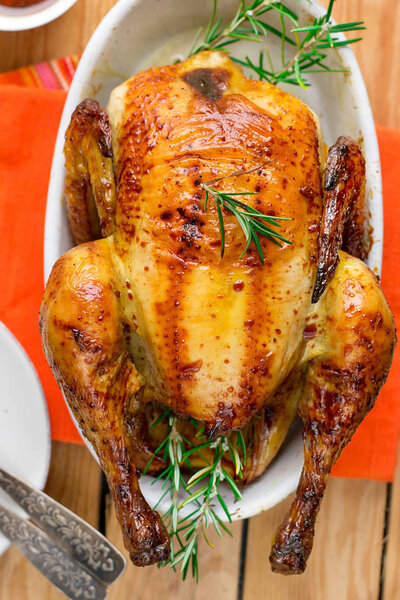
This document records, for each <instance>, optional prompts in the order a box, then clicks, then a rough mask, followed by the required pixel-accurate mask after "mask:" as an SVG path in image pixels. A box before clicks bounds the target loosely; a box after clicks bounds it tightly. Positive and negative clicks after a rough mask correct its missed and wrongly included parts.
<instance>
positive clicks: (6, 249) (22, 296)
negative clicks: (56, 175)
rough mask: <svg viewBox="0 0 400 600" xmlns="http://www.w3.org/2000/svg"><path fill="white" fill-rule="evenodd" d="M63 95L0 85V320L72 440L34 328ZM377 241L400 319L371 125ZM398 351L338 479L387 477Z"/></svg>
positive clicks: (387, 145) (393, 451) (398, 166)
mask: <svg viewBox="0 0 400 600" xmlns="http://www.w3.org/2000/svg"><path fill="white" fill-rule="evenodd" d="M64 100H65V92H63V91H50V90H44V89H25V88H21V87H15V86H12V85H8V86H5V85H3V86H0V239H1V248H2V249H1V253H0V286H1V287H0V290H1V293H0V319H1V320H2V321H3V322H4V323H5V324H6V325H7V326H8V327H9V329H10V330H11V331H12V332H13V333H14V335H15V336H16V337H17V338H18V339H19V341H20V342H21V343H22V345H23V346H24V348H25V350H26V351H27V352H28V354H29V356H30V357H31V359H32V361H33V363H34V365H35V367H36V369H37V371H38V373H39V377H40V379H41V382H42V385H43V388H44V391H45V394H46V398H47V402H48V406H49V413H50V421H51V430H52V436H53V439H55V440H62V441H69V442H79V441H80V437H79V434H78V432H77V430H76V429H75V426H74V424H73V422H72V420H71V418H70V416H69V413H68V411H67V408H66V406H65V404H64V401H63V399H62V396H61V393H60V391H59V389H58V387H57V384H56V382H55V379H54V378H53V375H52V373H51V371H50V368H49V367H48V365H47V362H46V360H45V358H44V355H43V352H42V348H41V341H40V336H39V331H38V310H39V306H40V301H41V296H42V292H43V285H44V283H43V229H44V216H45V206H46V194H47V186H48V181H49V173H50V167H51V159H52V155H53V149H54V142H55V137H56V133H57V128H58V123H59V120H60V116H61V112H62V108H63V104H64ZM378 136H379V144H380V149H381V158H382V167H383V182H384V209H385V244H384V262H383V273H382V285H383V288H384V291H385V293H386V296H387V298H388V301H389V303H390V305H391V308H392V310H393V312H394V313H395V315H397V318H398V319H400V282H399V280H398V278H397V277H396V275H397V273H398V269H399V264H400V246H399V242H398V240H399V239H400V202H399V201H398V183H397V179H398V173H399V172H400V131H393V130H390V129H386V128H383V127H379V128H378ZM399 366H400V351H399V350H398V351H397V354H396V356H395V361H394V364H393V367H392V370H391V373H390V376H389V379H388V381H387V383H386V385H385V387H384V389H383V391H382V392H381V394H380V396H379V398H378V399H377V402H376V405H375V408H374V409H373V411H372V412H371V413H370V414H369V415H368V416H367V417H366V418H365V420H364V422H363V423H362V425H361V427H360V428H359V429H358V431H357V433H356V434H355V435H354V438H353V440H352V442H351V443H350V444H349V446H348V447H347V448H346V449H345V450H344V452H343V454H342V456H341V458H340V460H339V461H338V463H337V465H336V466H335V468H334V474H335V475H337V476H342V477H364V478H370V479H377V480H383V481H391V480H392V479H393V474H394V469H395V465H396V457H397V444H398V438H399V425H400V371H399Z"/></svg>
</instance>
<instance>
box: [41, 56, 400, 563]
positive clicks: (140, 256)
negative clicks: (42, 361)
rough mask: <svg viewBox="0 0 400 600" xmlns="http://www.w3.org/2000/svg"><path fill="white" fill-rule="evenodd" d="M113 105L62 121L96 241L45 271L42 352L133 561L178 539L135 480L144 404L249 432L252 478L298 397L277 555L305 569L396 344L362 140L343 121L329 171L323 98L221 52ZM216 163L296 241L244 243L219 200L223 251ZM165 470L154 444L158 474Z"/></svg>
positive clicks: (77, 230)
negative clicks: (367, 200) (292, 491)
mask: <svg viewBox="0 0 400 600" xmlns="http://www.w3.org/2000/svg"><path fill="white" fill-rule="evenodd" d="M107 113H108V116H107V114H106V113H105V112H104V111H103V110H102V109H101V108H100V106H99V105H98V104H97V103H96V102H95V101H92V100H86V101H84V102H83V103H82V104H81V105H80V106H79V107H78V108H77V109H76V111H75V113H74V115H73V116H72V119H71V124H70V126H69V128H68V131H67V134H66V144H65V156H66V170H67V177H66V197H67V209H68V212H69V216H70V222H71V228H72V231H73V234H74V237H75V240H76V242H77V243H81V242H86V243H84V244H82V245H80V246H78V247H76V248H74V249H72V250H71V251H70V252H68V253H67V254H66V255H64V256H63V257H61V258H60V259H59V261H58V262H57V263H56V265H55V266H54V268H53V271H52V273H51V275H50V278H49V281H48V283H47V287H46V291H45V295H44V298H43V304H42V308H41V320H40V323H41V332H42V338H43V345H44V348H45V352H46V356H47V358H48V361H49V363H50V365H51V367H52V369H53V371H54V373H55V376H56V378H57V381H58V382H59V385H60V387H61V388H62V389H63V391H64V394H65V396H66V398H67V400H68V402H69V404H70V406H71V408H72V410H73V411H74V413H75V415H76V417H77V419H78V421H79V423H80V425H81V427H82V429H83V431H84V433H85V435H86V436H87V438H88V439H89V440H90V442H91V443H92V444H93V446H94V448H95V450H96V452H97V454H98V456H99V459H100V462H101V466H102V468H103V470H104V472H105V474H106V477H107V480H108V483H109V486H110V489H111V491H112V494H113V497H114V501H115V503H116V506H117V513H118V518H119V520H120V523H121V526H122V529H123V532H124V538H125V543H126V545H127V547H128V549H129V551H130V553H131V557H132V559H133V562H134V563H135V564H140V565H145V564H151V563H152V562H158V561H160V560H162V559H164V558H165V557H166V556H168V552H169V546H168V535H167V533H166V532H165V530H164V528H163V525H162V521H161V520H160V517H159V516H158V515H157V513H155V512H154V511H152V510H151V509H150V508H149V507H148V505H147V503H146V501H145V500H144V498H143V496H142V495H141V492H140V488H139V484H138V476H139V474H140V471H141V470H143V468H144V465H145V464H146V463H147V461H148V459H149V458H150V457H151V456H152V444H151V440H150V436H149V431H148V427H147V421H146V407H147V408H148V407H151V406H163V405H164V406H168V407H169V408H171V409H172V410H173V411H174V412H175V414H176V415H177V416H178V417H180V418H181V419H182V420H185V419H187V418H188V417H193V418H194V419H196V420H198V421H200V422H203V423H204V425H205V430H206V432H207V435H208V436H209V437H210V438H211V437H216V436H219V435H221V434H227V435H229V434H230V432H232V431H234V430H237V429H243V432H244V435H245V439H246V443H247V446H248V453H247V461H246V465H245V472H244V481H245V482H246V483H248V482H250V481H252V480H253V479H254V478H255V477H258V476H259V475H261V474H262V473H263V472H264V470H265V468H266V467H267V465H268V464H269V463H270V461H271V460H272V459H273V458H274V456H275V455H276V453H277V451H278V450H279V447H280V446H281V444H282V442H283V440H284V438H285V436H286V433H287V431H288V429H289V427H290V425H291V423H292V422H293V420H294V418H295V416H296V414H297V411H298V412H299V414H300V416H301V418H302V419H303V422H304V433H303V436H304V469H303V473H302V475H301V479H300V482H299V487H298V491H297V494H296V497H295V500H294V502H293V505H292V507H291V509H290V511H289V513H288V515H287V516H286V518H285V520H284V522H283V523H282V525H281V527H280V529H279V531H278V534H277V536H276V539H275V542H274V545H273V548H272V553H271V557H270V560H271V564H272V568H273V569H274V570H276V571H278V572H281V573H300V572H302V571H303V570H304V568H305V566H306V562H307V558H308V556H309V553H310V551H311V547H312V539H313V533H314V525H315V519H316V515H317V512H318V508H319V505H320V501H321V499H322V496H323V493H324V489H325V486H326V482H327V478H328V475H329V473H330V470H331V468H332V466H333V464H334V462H335V461H336V460H337V458H338V456H339V454H340V452H341V450H342V448H343V446H344V445H345V444H346V443H347V442H348V441H349V440H350V438H351V436H352V434H353V433H354V431H355V429H356V428H357V426H358V425H359V423H360V422H361V421H362V419H363V417H364V416H365V414H366V413H367V412H368V410H370V409H371V408H372V406H373V403H374V401H375V398H376V396H377V394H378V392H379V390H380V388H381V386H382V384H383V383H384V381H385V378H386V376H387V373H388V371H389V368H390V364H391V360H392V354H393V349H394V345H395V326H394V322H393V317H392V314H391V312H390V309H389V307H388V305H387V303H386V301H385V298H384V296H383V294H382V291H381V289H380V287H379V284H378V282H377V279H376V277H375V275H374V274H373V273H372V272H371V271H370V270H369V269H368V268H367V267H366V266H365V265H364V263H363V262H362V261H361V260H360V258H364V257H365V239H364V237H365V236H364V221H365V212H364V191H365V166H364V159H363V157H362V153H361V151H360V149H359V147H358V145H357V144H356V143H355V142H354V141H353V140H351V139H350V138H347V137H341V138H339V140H338V141H337V143H336V144H335V145H334V146H333V147H332V148H331V149H330V151H329V153H328V159H327V165H326V171H325V167H324V164H323V151H322V142H321V139H320V134H319V125H318V123H317V120H316V117H315V115H314V114H313V113H312V111H311V110H310V109H309V108H308V107H307V106H306V105H305V104H303V103H302V102H300V101H299V100H297V99H296V98H294V97H293V96H291V95H289V94H287V93H285V92H283V91H281V90H279V89H278V88H276V87H274V86H271V85H269V84H267V83H265V82H259V81H251V80H249V79H246V78H245V77H244V76H243V75H242V72H241V70H240V69H239V68H238V67H237V66H236V65H234V63H232V62H231V61H230V59H229V58H228V57H227V56H226V55H224V54H220V53H217V52H202V53H199V54H197V55H195V56H193V57H191V58H190V59H189V60H187V61H186V62H183V63H180V64H176V65H173V66H166V67H159V68H154V69H149V70H148V71H144V72H141V73H138V74H137V75H135V76H134V77H133V78H132V79H130V80H128V81H127V82H125V83H124V84H122V85H121V86H119V87H118V88H116V89H115V90H114V91H113V92H112V94H111V98H110V103H109V106H108V110H107ZM111 131H112V149H111V147H110V144H109V140H110V137H111ZM113 169H114V173H115V180H114V174H113ZM324 171H325V175H324ZM237 172H242V174H239V175H237V174H236V175H232V174H233V173H237ZM220 177H226V178H225V179H223V180H220V181H218V182H216V183H215V184H214V187H215V188H216V189H220V190H224V191H227V192H244V191H248V192H253V193H254V195H249V196H247V197H246V203H248V204H249V205H250V206H253V207H255V208H257V209H258V210H259V211H261V212H262V213H264V214H269V215H276V216H280V217H288V218H290V220H289V221H282V229H281V232H282V234H283V235H284V237H285V238H287V239H288V240H289V241H290V242H291V244H287V243H284V244H283V245H282V246H281V247H279V246H277V245H274V244H273V243H271V241H269V240H268V239H267V238H265V237H260V243H261V247H262V251H263V254H264V257H265V263H264V264H262V263H261V261H260V258H259V255H258V253H257V250H256V248H255V247H254V245H253V244H252V245H251V246H250V247H249V249H248V250H247V252H246V253H245V255H244V256H241V253H242V251H243V247H244V243H245V240H244V236H243V233H242V231H241V229H240V227H239V224H238V222H237V221H236V220H235V218H234V217H232V216H231V215H229V214H228V213H226V214H224V222H225V231H226V236H225V238H226V246H225V254H224V257H223V258H221V235H220V230H219V223H218V215H217V212H216V209H215V206H214V205H213V202H211V201H209V204H208V208H207V211H206V212H204V211H203V206H204V191H203V188H202V183H207V182H210V181H212V180H214V179H216V178H220ZM97 236H101V237H103V238H104V239H101V240H99V241H93V240H94V238H95V237H97ZM340 248H342V249H343V250H340ZM347 252H349V253H350V254H353V255H354V256H350V254H349V253H347ZM182 427H186V425H185V424H184V423H183V425H182ZM162 468H163V465H162V462H161V460H159V459H155V460H154V461H153V463H152V469H153V472H157V471H159V470H161V469H162Z"/></svg>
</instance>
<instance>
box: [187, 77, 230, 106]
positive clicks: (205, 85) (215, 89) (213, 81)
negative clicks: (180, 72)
mask: <svg viewBox="0 0 400 600" xmlns="http://www.w3.org/2000/svg"><path fill="white" fill-rule="evenodd" d="M228 79H229V73H228V71H226V70H225V69H194V71H189V72H188V73H185V75H184V76H183V80H184V81H185V82H186V83H188V84H189V85H191V86H192V87H193V88H195V89H196V90H197V91H198V92H200V94H201V95H202V96H204V97H205V98H208V99H209V100H213V101H214V102H215V101H217V100H220V99H221V98H222V93H223V91H224V90H225V88H226V87H227V83H228Z"/></svg>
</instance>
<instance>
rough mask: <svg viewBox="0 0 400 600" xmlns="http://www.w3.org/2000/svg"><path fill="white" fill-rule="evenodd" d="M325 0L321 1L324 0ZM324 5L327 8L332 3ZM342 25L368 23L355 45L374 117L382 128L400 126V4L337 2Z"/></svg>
mask: <svg viewBox="0 0 400 600" xmlns="http://www.w3.org/2000/svg"><path fill="white" fill-rule="evenodd" d="M320 1H321V0H320ZM321 4H323V5H325V6H327V4H328V0H322V1H321ZM333 16H334V18H335V19H336V20H337V22H339V23H344V22H346V21H365V24H366V26H367V29H366V31H362V32H361V35H362V37H363V41H362V42H361V43H360V44H354V46H353V51H354V53H355V55H356V57H357V60H358V62H359V65H360V68H361V72H362V74H363V77H364V80H365V84H366V86H367V90H368V94H369V96H370V100H371V103H372V109H373V113H374V118H375V121H376V122H377V123H379V124H380V125H387V126H389V127H400V102H399V97H400V42H399V40H400V2H399V1H398V0H384V1H380V2H376V0H352V1H351V2H349V1H345V0H344V1H338V2H336V3H335V8H334V11H333Z"/></svg>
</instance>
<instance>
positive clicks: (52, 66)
mask: <svg viewBox="0 0 400 600" xmlns="http://www.w3.org/2000/svg"><path fill="white" fill-rule="evenodd" d="M78 62H79V56H78V55H77V54H74V55H72V56H66V57H65V58H59V59H55V60H51V61H49V62H42V63H38V64H36V65H30V66H28V67H20V68H19V69H16V70H15V71H9V72H8V73H0V85H2V84H3V85H4V84H11V85H18V86H23V87H29V88H46V89H50V90H68V89H69V87H70V85H71V81H72V78H73V76H74V75H75V71H76V68H77V66H78Z"/></svg>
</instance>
